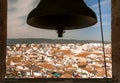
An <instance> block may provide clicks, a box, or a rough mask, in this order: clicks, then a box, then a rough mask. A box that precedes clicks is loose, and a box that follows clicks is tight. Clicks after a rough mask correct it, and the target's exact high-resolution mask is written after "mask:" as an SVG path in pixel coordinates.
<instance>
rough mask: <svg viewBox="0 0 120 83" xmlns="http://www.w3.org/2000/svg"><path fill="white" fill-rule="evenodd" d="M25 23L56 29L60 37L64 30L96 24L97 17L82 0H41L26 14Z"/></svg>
mask: <svg viewBox="0 0 120 83" xmlns="http://www.w3.org/2000/svg"><path fill="white" fill-rule="evenodd" d="M27 23H28V24H29V25H31V26H34V27H37V28H43V29H51V30H57V32H58V37H62V36H63V33H64V31H65V30H72V29H81V28H85V27H89V26H92V25H94V24H96V23H97V18H96V14H95V13H94V11H92V10H91V9H90V8H88V7H87V5H86V4H85V2H84V1H83V0H41V1H40V3H39V4H38V6H37V7H36V8H35V9H34V10H32V11H31V12H30V14H29V15H28V18H27Z"/></svg>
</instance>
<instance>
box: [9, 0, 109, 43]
mask: <svg viewBox="0 0 120 83" xmlns="http://www.w3.org/2000/svg"><path fill="white" fill-rule="evenodd" d="M84 1H85V2H86V4H87V5H88V7H90V8H91V9H93V11H94V12H95V13H96V15H97V19H98V23H97V24H95V25H94V26H91V27H88V28H84V29H75V30H66V33H65V34H63V35H64V37H63V38H61V39H77V40H101V30H100V22H99V9H98V1H97V0H84ZM38 3H39V0H28V1H27V2H24V0H8V35H7V37H8V39H10V38H46V39H60V38H58V37H57V33H56V31H55V30H46V29H37V28H34V27H31V26H29V25H28V24H27V23H26V18H27V15H28V14H29V12H30V11H31V10H32V9H34V8H35V7H36V6H37V4H38ZM16 6H17V7H16ZM101 10H102V21H103V30H104V40H105V41H111V0H101Z"/></svg>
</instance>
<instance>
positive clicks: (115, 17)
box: [112, 0, 120, 83]
mask: <svg viewBox="0 0 120 83" xmlns="http://www.w3.org/2000/svg"><path fill="white" fill-rule="evenodd" d="M112 59H113V60H112V61H113V78H114V79H116V80H118V81H119V83H120V0H112Z"/></svg>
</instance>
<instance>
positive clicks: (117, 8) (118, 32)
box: [0, 0, 120, 83]
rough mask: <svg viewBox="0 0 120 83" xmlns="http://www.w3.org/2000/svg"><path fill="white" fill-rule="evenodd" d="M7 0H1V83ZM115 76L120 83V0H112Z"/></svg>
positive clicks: (1, 82)
mask: <svg viewBox="0 0 120 83" xmlns="http://www.w3.org/2000/svg"><path fill="white" fill-rule="evenodd" d="M6 9H7V0H0V83H3V81H4V76H5V54H6V29H7V28H6V27H7V11H6ZM112 59H113V78H114V79H117V80H118V83H120V0H112Z"/></svg>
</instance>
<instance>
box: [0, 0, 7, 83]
mask: <svg viewBox="0 0 120 83" xmlns="http://www.w3.org/2000/svg"><path fill="white" fill-rule="evenodd" d="M6 2H7V1H6V0H0V83H2V82H3V81H4V76H5V57H6V28H7V3H6Z"/></svg>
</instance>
